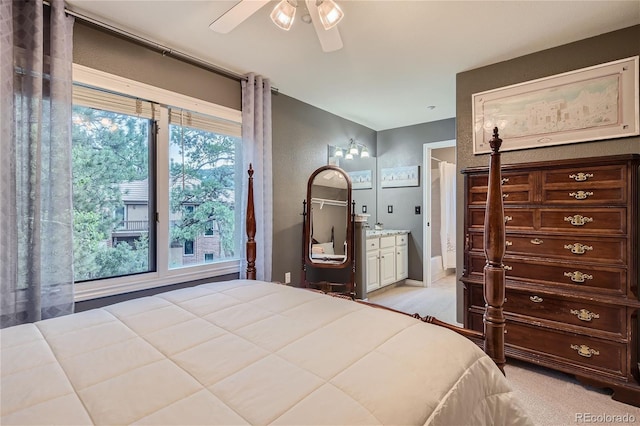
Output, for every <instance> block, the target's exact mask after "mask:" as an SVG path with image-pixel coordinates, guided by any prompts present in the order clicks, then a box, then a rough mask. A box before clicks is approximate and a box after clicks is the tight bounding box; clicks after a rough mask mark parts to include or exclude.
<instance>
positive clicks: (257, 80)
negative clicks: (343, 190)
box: [240, 73, 273, 281]
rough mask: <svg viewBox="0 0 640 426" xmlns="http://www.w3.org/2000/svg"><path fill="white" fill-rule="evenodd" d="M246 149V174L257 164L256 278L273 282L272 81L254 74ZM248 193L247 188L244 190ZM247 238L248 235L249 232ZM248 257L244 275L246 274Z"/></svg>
mask: <svg viewBox="0 0 640 426" xmlns="http://www.w3.org/2000/svg"><path fill="white" fill-rule="evenodd" d="M242 151H243V157H244V161H243V165H244V170H245V173H244V176H243V178H242V182H243V188H246V185H247V177H248V176H247V174H246V170H247V169H249V164H252V165H253V169H254V170H255V173H254V175H253V178H254V179H253V196H254V203H255V212H256V237H255V239H256V245H257V256H256V278H257V279H259V280H265V281H271V263H272V242H273V176H272V166H271V164H272V159H271V83H270V81H269V80H268V79H265V78H262V77H260V76H256V75H255V74H253V73H251V74H249V75H248V76H247V79H246V80H243V81H242ZM243 193H244V194H245V195H246V193H247V192H246V191H243ZM246 203H247V200H246V196H245V197H244V200H243V209H242V215H243V218H242V224H244V223H245V217H244V214H245V211H246ZM245 239H246V234H245ZM246 266H247V265H246V259H245V261H244V262H243V265H242V269H241V271H240V276H241V277H245V276H246Z"/></svg>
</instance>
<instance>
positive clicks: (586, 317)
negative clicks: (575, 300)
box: [571, 309, 600, 322]
mask: <svg viewBox="0 0 640 426" xmlns="http://www.w3.org/2000/svg"><path fill="white" fill-rule="evenodd" d="M571 314H573V315H575V316H576V317H578V319H579V320H580V321H586V322H590V321H591V320H592V319H594V318H596V319H598V318H600V314H596V313H594V312H590V311H588V310H586V309H580V310H577V309H571Z"/></svg>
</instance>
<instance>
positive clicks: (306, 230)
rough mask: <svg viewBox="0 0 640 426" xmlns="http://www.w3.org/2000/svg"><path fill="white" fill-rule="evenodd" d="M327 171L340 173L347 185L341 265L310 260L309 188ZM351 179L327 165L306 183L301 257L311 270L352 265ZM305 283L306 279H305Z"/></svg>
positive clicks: (334, 167) (352, 219) (352, 217)
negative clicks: (343, 250) (344, 242)
mask: <svg viewBox="0 0 640 426" xmlns="http://www.w3.org/2000/svg"><path fill="white" fill-rule="evenodd" d="M327 170H333V171H335V172H337V173H340V174H341V175H342V176H343V177H344V179H345V182H346V184H347V205H346V209H345V212H346V223H347V232H346V242H347V248H346V250H345V256H346V258H345V261H344V262H342V263H316V262H313V261H312V260H311V250H310V247H311V198H312V196H311V188H312V186H313V182H314V180H315V178H316V177H317V176H318V175H319V174H320V173H322V172H325V171H327ZM351 191H352V189H351V178H350V177H349V175H348V174H347V172H345V171H344V170H342V169H341V168H340V167H337V166H333V165H327V166H322V167H320V168H318V169H316V170H315V171H314V172H313V173H312V174H311V176H310V177H309V180H308V182H307V199H306V205H305V208H304V211H303V215H304V216H305V217H304V235H303V246H304V247H303V250H302V257H303V264H304V265H308V266H311V267H313V268H332V269H344V268H348V267H351V266H352V264H353V260H354V258H353V255H354V240H353V236H354V233H353V224H354V213H353V211H352V210H353V204H352V202H353V200H352V194H351ZM305 281H306V278H305Z"/></svg>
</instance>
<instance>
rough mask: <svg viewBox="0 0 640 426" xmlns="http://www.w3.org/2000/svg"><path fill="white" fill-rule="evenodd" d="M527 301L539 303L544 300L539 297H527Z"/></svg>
mask: <svg viewBox="0 0 640 426" xmlns="http://www.w3.org/2000/svg"><path fill="white" fill-rule="evenodd" d="M529 300H531V301H532V302H533V303H541V302H542V301H543V300H544V299H543V298H542V297H539V296H529Z"/></svg>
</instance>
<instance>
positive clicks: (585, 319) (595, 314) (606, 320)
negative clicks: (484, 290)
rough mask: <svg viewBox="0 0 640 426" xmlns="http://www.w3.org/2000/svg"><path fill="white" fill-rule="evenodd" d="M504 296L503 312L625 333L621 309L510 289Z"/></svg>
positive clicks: (622, 310)
mask: <svg viewBox="0 0 640 426" xmlns="http://www.w3.org/2000/svg"><path fill="white" fill-rule="evenodd" d="M506 295H507V301H506V302H505V304H504V309H505V311H506V312H513V313H516V314H520V315H527V316H530V317H535V318H542V319H546V320H551V321H557V322H561V323H565V324H573V325H577V326H580V327H587V328H590V329H595V330H602V331H608V332H611V333H616V334H619V335H622V336H624V335H626V332H627V330H626V327H625V324H626V323H625V310H624V308H619V307H615V306H611V305H601V304H597V303H589V302H585V301H582V300H579V299H572V298H563V297H557V296H549V295H546V294H536V293H533V292H528V291H520V290H514V289H507V292H506ZM481 297H482V295H481Z"/></svg>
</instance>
